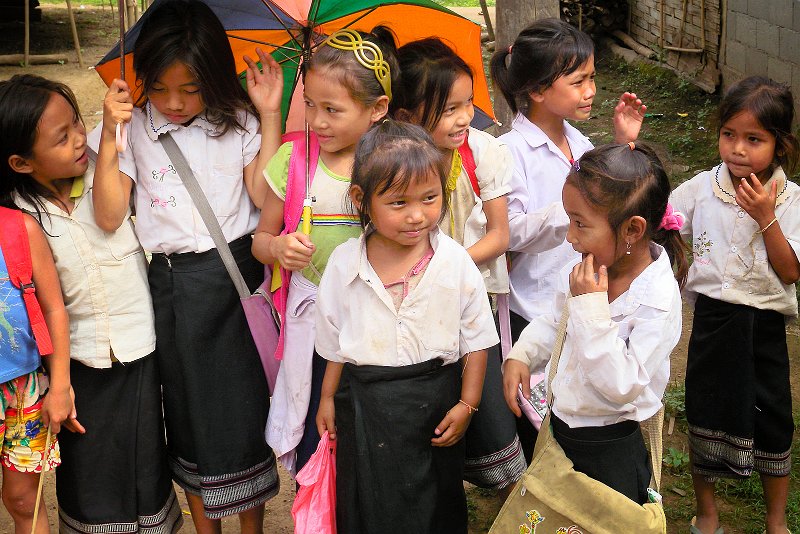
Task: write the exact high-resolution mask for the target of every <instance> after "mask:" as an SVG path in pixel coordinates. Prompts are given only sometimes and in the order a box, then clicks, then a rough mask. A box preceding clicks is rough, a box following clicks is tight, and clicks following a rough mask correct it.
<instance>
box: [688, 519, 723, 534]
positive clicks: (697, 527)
mask: <svg viewBox="0 0 800 534" xmlns="http://www.w3.org/2000/svg"><path fill="white" fill-rule="evenodd" d="M689 534H725V531H724V530H723V529H722V527H721V526H719V518H718V517H703V516H700V517H693V518H692V521H691V523H690V525H689Z"/></svg>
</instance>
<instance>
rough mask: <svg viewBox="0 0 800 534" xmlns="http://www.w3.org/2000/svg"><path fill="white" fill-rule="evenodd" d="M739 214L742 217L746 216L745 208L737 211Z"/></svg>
mask: <svg viewBox="0 0 800 534" xmlns="http://www.w3.org/2000/svg"><path fill="white" fill-rule="evenodd" d="M737 215H738V216H739V218H740V219H741V218H742V217H744V210H739V213H737Z"/></svg>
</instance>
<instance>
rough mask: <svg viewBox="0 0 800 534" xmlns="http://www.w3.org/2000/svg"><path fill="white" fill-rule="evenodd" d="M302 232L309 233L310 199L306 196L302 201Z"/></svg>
mask: <svg viewBox="0 0 800 534" xmlns="http://www.w3.org/2000/svg"><path fill="white" fill-rule="evenodd" d="M302 232H303V233H304V234H306V235H311V199H310V198H307V199H305V200H304V201H303V227H302Z"/></svg>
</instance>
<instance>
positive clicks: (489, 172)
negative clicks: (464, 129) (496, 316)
mask: <svg viewBox="0 0 800 534" xmlns="http://www.w3.org/2000/svg"><path fill="white" fill-rule="evenodd" d="M467 139H468V142H469V147H470V149H471V150H472V156H473V158H474V159H475V164H476V167H475V176H476V177H477V178H478V186H479V187H480V191H481V196H480V197H478V195H476V194H475V191H474V190H473V189H472V184H471V183H470V179H469V176H468V175H467V173H466V171H465V170H464V168H463V166H462V168H461V174H460V175H459V177H458V182H457V184H456V189H455V191H453V193H452V194H451V195H450V210H449V211H450V213H448V215H445V217H444V219H442V222H441V223H440V224H439V227H440V228H441V229H442V231H443V232H444V233H446V234H447V235H449V236H450V237H452V238H453V239H455V240H456V241H457V242H460V243H461V244H462V245H463V246H464V247H465V248H469V247H471V246H472V245H474V244H475V243H477V242H478V241H480V240H481V239H483V238H484V237H485V236H486V223H487V219H486V214H485V213H484V212H483V203H484V202H486V201H487V200H494V199H496V198H499V197H502V196H504V195H507V194H508V193H509V192H510V191H511V173H512V171H513V168H514V162H513V161H512V159H511V153H510V152H509V151H508V148H507V147H506V146H505V145H504V144H503V143H501V142H500V141H498V140H497V139H496V138H495V137H494V136H492V135H490V134H488V133H486V132H483V131H481V130H477V129H475V128H470V129H469V137H468V138H467ZM451 215H452V219H451ZM453 223H455V225H456V228H455V231H454V232H451V231H450V227H451V225H452V224H453ZM478 268H479V269H480V271H481V274H482V275H483V278H484V281H485V283H486V291H488V292H489V293H508V268H507V267H506V257H505V255H504V254H501V255H500V256H499V257H497V258H495V259H494V260H491V261H489V262H487V263H484V264H482V265H479V266H478Z"/></svg>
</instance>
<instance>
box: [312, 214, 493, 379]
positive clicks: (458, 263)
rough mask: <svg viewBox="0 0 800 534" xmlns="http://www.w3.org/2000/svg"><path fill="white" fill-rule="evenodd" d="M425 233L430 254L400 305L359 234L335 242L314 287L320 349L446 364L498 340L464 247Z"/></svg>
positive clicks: (379, 361)
mask: <svg viewBox="0 0 800 534" xmlns="http://www.w3.org/2000/svg"><path fill="white" fill-rule="evenodd" d="M430 240H431V246H432V247H433V250H434V254H433V257H432V258H431V260H430V263H429V264H428V266H427V268H426V269H425V273H424V274H423V275H422V278H421V279H420V280H419V283H418V284H417V286H416V287H415V288H414V289H413V290H411V291H410V292H409V293H408V295H407V296H406V297H405V298H404V299H403V302H402V303H401V304H400V309H399V310H397V309H395V305H394V302H393V300H392V297H391V295H390V294H389V292H388V291H387V290H386V288H385V287H384V285H383V282H382V281H381V279H380V277H378V275H377V273H376V272H375V270H374V269H373V268H372V265H371V264H370V262H369V259H368V258H367V249H366V239H365V237H364V236H362V237H360V238H358V239H350V240H349V241H347V242H346V243H344V244H342V245H340V246H339V247H337V248H336V250H335V251H334V252H333V254H332V255H331V259H330V262H329V263H328V269H327V271H325V275H324V276H323V277H322V282H321V283H320V286H319V292H318V293H317V303H316V305H317V307H316V313H317V319H316V340H315V343H316V349H317V352H318V353H319V354H320V356H322V357H323V358H325V359H327V360H330V361H334V362H347V363H353V364H356V365H383V366H391V367H400V366H404V365H411V364H415V363H420V362H424V361H428V360H432V359H435V358H441V359H442V360H443V361H444V363H445V364H448V363H453V362H456V361H458V360H459V359H460V358H461V357H462V356H464V355H465V354H467V353H470V352H475V351H478V350H483V349H486V348H489V347H493V346H494V345H496V344H497V343H499V338H498V337H497V330H496V329H495V325H494V317H493V316H492V310H491V308H490V306H489V297H488V295H487V294H486V288H485V286H484V282H483V276H481V273H480V271H479V270H478V268H477V267H476V266H475V263H474V262H473V261H472V259H471V258H470V257H469V254H467V251H466V249H464V247H462V246H461V245H459V244H458V243H456V242H455V241H453V240H452V239H450V238H449V237H447V236H446V235H444V234H442V233H441V232H440V231H438V230H434V231H433V232H431V235H430Z"/></svg>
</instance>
